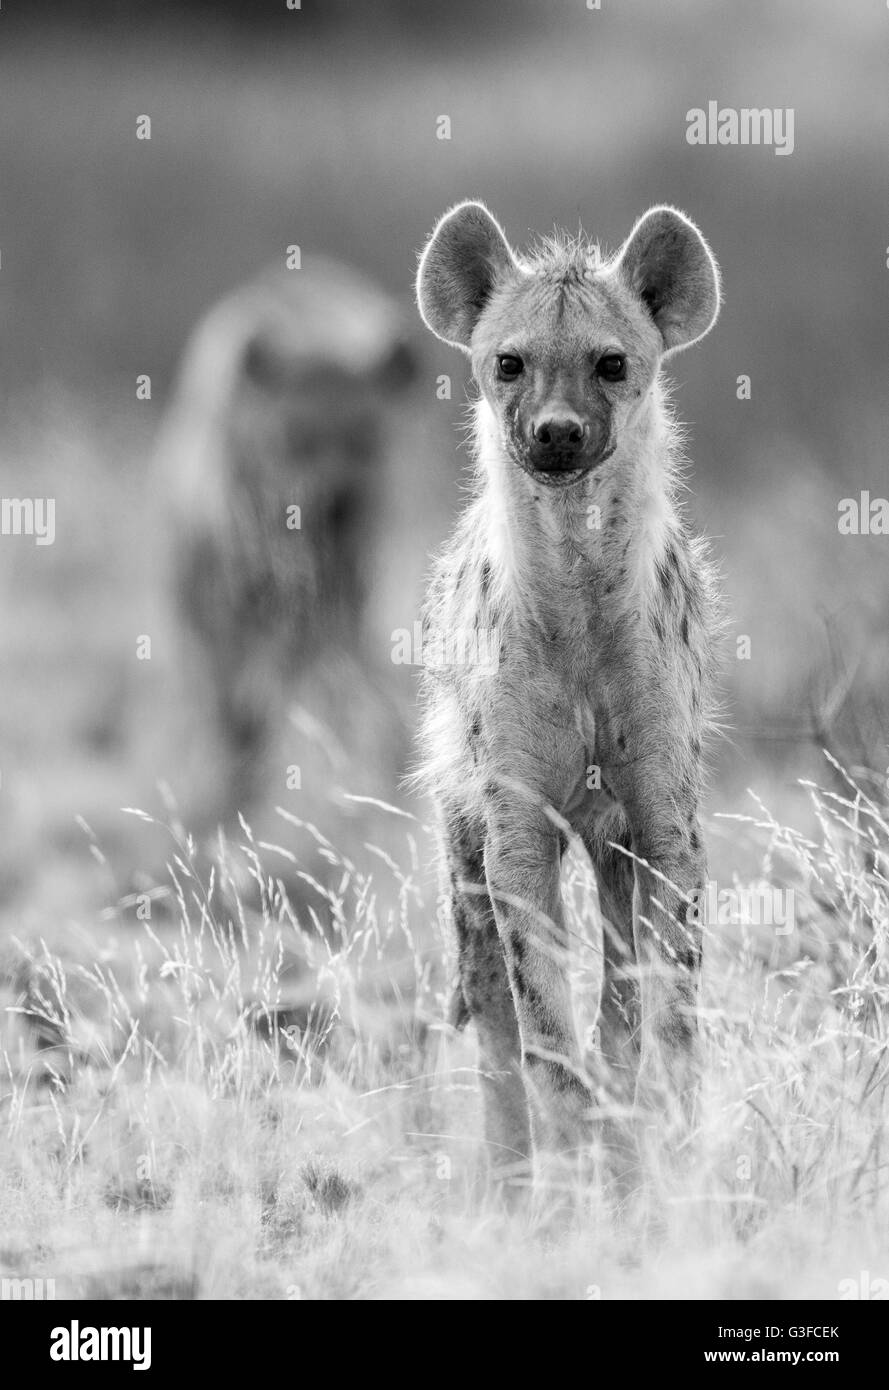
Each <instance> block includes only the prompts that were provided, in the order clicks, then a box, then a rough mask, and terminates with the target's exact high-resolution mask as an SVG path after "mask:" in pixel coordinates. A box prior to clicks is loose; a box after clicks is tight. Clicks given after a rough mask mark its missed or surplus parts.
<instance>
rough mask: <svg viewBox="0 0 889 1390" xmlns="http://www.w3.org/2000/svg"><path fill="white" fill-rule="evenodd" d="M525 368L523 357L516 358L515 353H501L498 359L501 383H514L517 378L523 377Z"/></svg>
mask: <svg viewBox="0 0 889 1390" xmlns="http://www.w3.org/2000/svg"><path fill="white" fill-rule="evenodd" d="M524 366H525V364H524V362H523V361H522V359H521V357H516V355H515V353H514V352H501V353H500V354H499V355H498V357H497V371H498V373H499V375H500V379H501V381H513V380H514V379H515V378H516V377H517V376H521V374H522V371H523V370H524Z"/></svg>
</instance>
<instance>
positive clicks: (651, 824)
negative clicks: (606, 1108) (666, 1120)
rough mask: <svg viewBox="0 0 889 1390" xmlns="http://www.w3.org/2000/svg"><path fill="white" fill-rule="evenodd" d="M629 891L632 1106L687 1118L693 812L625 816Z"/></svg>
mask: <svg viewBox="0 0 889 1390" xmlns="http://www.w3.org/2000/svg"><path fill="white" fill-rule="evenodd" d="M630 824H631V829H632V846H633V852H634V854H635V855H636V856H637V857H636V861H635V876H636V886H635V893H634V898H633V930H634V937H635V943H636V957H637V964H638V969H639V979H640V987H641V995H642V1028H641V1040H642V1057H641V1063H640V1069H639V1082H638V1087H637V1101H638V1102H639V1105H640V1107H641V1108H643V1109H649V1110H652V1109H657V1110H661V1111H662V1110H663V1108H664V1105H665V1102H666V1103H667V1105H669V1104H670V1103H671V1102H672V1103H673V1104H674V1105H675V1103H676V1102H678V1104H679V1107H680V1113H681V1115H682V1117H683V1119H684V1120H685V1121H686V1122H688V1121H690V1120H691V1119H692V1117H693V1114H694V1109H695V1105H696V1101H697V1094H698V1089H699V1084H700V1056H699V1027H698V1007H699V991H700V981H701V962H702V932H701V928H700V925H699V924H698V922H697V920H696V919H695V917H694V914H689V899H691V898H692V897H693V895H694V894H696V893H697V892H698V891H699V890H700V889H701V887H702V886H703V884H704V881H705V879H706V875H707V869H706V862H705V858H704V851H703V846H702V840H701V830H700V825H699V822H698V818H697V811H696V808H694V807H692V806H686V807H684V808H681V807H680V806H678V805H677V803H676V801H675V800H674V799H673V798H669V799H667V800H665V802H664V803H661V804H657V803H652V802H649V804H648V805H647V806H646V807H645V809H644V811H637V813H636V815H635V817H634V816H633V814H632V813H631V815H630Z"/></svg>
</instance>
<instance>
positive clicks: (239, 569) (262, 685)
mask: <svg viewBox="0 0 889 1390" xmlns="http://www.w3.org/2000/svg"><path fill="white" fill-rule="evenodd" d="M414 375H415V363H414V352H413V348H412V346H411V345H410V339H409V336H408V333H407V330H406V326H405V324H404V322H403V321H402V315H401V311H400V309H399V308H398V306H397V305H396V304H395V303H394V302H393V301H392V300H391V299H390V298H389V297H388V296H387V295H386V294H385V293H383V291H381V290H379V289H378V288H377V287H376V286H375V285H374V284H372V283H370V282H369V281H368V280H366V279H365V278H364V277H363V276H362V275H360V274H359V273H358V272H357V271H354V270H352V269H350V268H349V267H347V266H344V265H340V264H338V263H337V262H335V261H331V260H327V259H325V258H323V257H317V258H314V259H313V260H311V261H310V262H308V263H307V264H306V265H305V266H304V267H303V268H302V270H300V271H290V270H286V269H285V268H284V267H283V266H282V267H280V268H270V269H268V270H267V271H265V272H264V273H262V274H261V275H259V276H258V277H257V278H256V279H255V280H252V281H250V282H249V283H248V284H246V285H244V286H243V287H241V288H240V289H238V290H236V291H234V292H233V293H232V294H230V295H228V296H227V297H226V298H225V299H223V300H222V301H221V302H220V303H219V304H217V305H216V306H215V307H214V308H213V309H211V310H210V312H209V313H208V314H207V315H206V316H205V318H204V319H203V320H202V322H201V323H200V324H199V326H198V328H197V329H196V330H195V333H194V335H193V338H192V341H191V343H190V344H189V347H188V349H187V352H186V356H185V362H184V365H183V369H182V372H181V376H180V380H179V383H178V388H177V392H176V398H175V400H174V404H173V406H172V408H171V411H170V414H169V417H168V420H167V424H166V429H165V431H164V434H163V437H162V441H161V444H160V448H159V453H160V455H161V459H162V465H163V468H164V473H165V483H166V491H167V492H168V494H169V495H170V496H171V498H172V514H173V515H172V532H173V535H172V539H171V568H172V570H173V575H172V587H173V590H174V592H175V596H176V599H177V603H178V608H179V613H180V616H181V617H182V619H183V620H184V622H183V627H184V635H185V637H186V648H187V650H188V651H189V653H190V657H191V659H190V660H189V662H188V663H187V664H188V667H189V671H190V675H191V683H192V687H193V689H192V692H191V694H192V703H194V704H196V705H198V706H199V707H200V716H199V717H200V722H201V723H202V724H203V725H204V726H206V728H207V730H208V732H209V733H210V736H211V740H212V742H213V744H214V747H215V754H214V758H213V762H214V772H215V774H216V786H215V788H213V789H212V790H210V791H208V793H207V794H206V795H205V796H204V798H203V800H204V801H205V802H206V803H207V804H206V805H205V806H204V807H201V806H197V807H194V808H192V811H191V814H192V815H193V817H194V819H195V820H196V821H197V822H198V825H200V823H201V821H202V820H204V821H206V823H207V825H208V826H212V825H214V824H216V823H218V822H220V821H222V822H225V821H229V822H230V821H232V820H233V818H234V816H235V814H236V813H237V812H239V811H241V812H244V813H249V812H250V811H251V810H253V809H254V807H255V804H256V803H257V802H258V801H260V800H261V799H262V798H263V797H265V798H266V799H269V798H270V797H271V796H272V788H274V795H275V796H278V795H280V794H281V791H280V788H281V786H282V773H283V770H282V768H281V767H277V768H274V769H272V770H270V769H269V767H268V766H267V761H268V758H269V753H270V750H271V749H272V748H273V747H274V740H275V736H276V734H279V733H280V730H281V728H282V726H283V725H285V724H286V715H287V709H288V706H289V705H290V704H291V702H292V701H293V699H294V695H295V692H296V691H298V690H299V688H300V683H301V682H303V681H304V678H305V677H306V676H307V675H308V674H309V673H311V672H312V671H313V669H314V668H315V667H316V665H317V664H318V663H319V661H321V660H322V659H325V658H326V659H328V660H329V661H333V662H334V663H335V662H337V661H338V660H340V659H343V660H350V659H351V660H352V661H353V665H352V666H351V667H347V668H346V672H347V673H346V674H345V675H344V676H343V678H342V679H341V680H340V682H339V684H340V685H343V684H346V685H348V684H349V683H350V681H351V682H354V681H356V680H357V679H359V678H358V676H357V675H356V671H357V670H359V669H360V654H361V650H362V637H363V633H362V617H363V613H364V607H365V600H366V598H367V591H368V583H369V569H370V565H371V561H372V558H373V546H374V540H375V529H376V522H377V518H378V513H379V507H380V502H381V499H382V498H383V496H384V495H385V489H386V482H385V479H386V467H385V464H386V453H387V445H388V439H389V433H390V429H391V426H392V424H393V419H394V415H395V411H396V398H397V395H398V393H399V392H400V391H401V390H402V388H404V387H405V386H407V385H408V384H409V383H410V381H411V380H412V378H413V376H414ZM356 658H357V659H358V660H357V661H356V660H355V659H356ZM349 673H351V674H349ZM196 692H198V693H197V698H196V699H195V698H194V696H195V693H196ZM325 714H328V715H329V712H328V711H325Z"/></svg>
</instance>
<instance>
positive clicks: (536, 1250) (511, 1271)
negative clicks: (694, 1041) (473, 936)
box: [0, 774, 889, 1299]
mask: <svg viewBox="0 0 889 1390" xmlns="http://www.w3.org/2000/svg"><path fill="white" fill-rule="evenodd" d="M844 786H845V791H844V792H843V791H835V790H832V789H831V788H830V787H828V788H824V789H820V788H818V787H816V786H814V785H810V786H808V787H807V791H808V794H809V795H810V797H811V799H812V804H813V808H814V811H815V815H816V818H817V823H818V825H819V827H820V831H819V834H818V836H817V837H814V838H809V837H805V836H802V835H801V834H799V833H797V832H796V831H794V830H793V829H790V828H788V827H785V826H782V825H780V824H779V823H778V822H777V821H775V820H774V819H773V818H772V817H771V816H770V815H769V814H768V813H767V811H766V810H765V809H764V808H763V807H756V806H755V807H754V808H753V811H752V814H751V816H750V817H747V818H735V817H733V818H731V819H730V820H728V821H726V822H724V823H723V824H724V826H726V827H728V828H730V830H731V833H732V834H733V835H737V834H744V835H749V836H751V837H753V839H754V840H755V841H756V842H757V843H758V844H759V845H760V848H761V853H762V876H763V881H764V882H767V883H768V884H769V885H771V886H776V885H781V886H783V887H784V888H790V887H792V888H793V890H794V893H795V904H796V914H795V925H794V929H793V931H792V932H788V933H787V934H783V933H782V934H780V935H778V934H776V933H775V931H774V929H771V928H769V927H767V926H766V927H764V926H759V927H757V926H755V925H751V924H744V923H729V924H723V925H716V926H710V927H709V928H708V943H707V953H706V954H707V964H706V971H705V975H706V982H705V991H704V1000H703V1011H702V1013H703V1030H704V1042H705V1059H706V1060H705V1088H704V1101H703V1106H702V1111H701V1118H700V1125H699V1129H698V1132H697V1134H696V1136H695V1143H694V1146H693V1148H694V1153H695V1157H694V1159H693V1158H692V1156H691V1152H690V1154H689V1158H688V1162H687V1164H686V1163H683V1164H681V1165H680V1169H681V1173H680V1177H679V1178H678V1180H677V1178H676V1177H675V1164H671V1165H670V1166H671V1169H672V1170H673V1177H672V1179H671V1182H672V1186H670V1187H669V1188H668V1189H667V1188H665V1187H663V1186H662V1187H661V1188H660V1191H661V1193H662V1194H664V1193H665V1194H666V1195H665V1197H664V1203H663V1206H662V1209H660V1210H659V1211H658V1213H657V1218H658V1219H657V1220H656V1221H652V1219H651V1203H650V1200H648V1201H646V1202H643V1199H642V1196H641V1194H640V1196H639V1201H638V1206H635V1205H634V1201H633V1199H632V1198H631V1199H630V1200H629V1202H628V1203H627V1204H626V1205H625V1207H624V1209H623V1210H622V1211H621V1213H619V1214H618V1213H616V1212H615V1210H614V1209H613V1208H612V1207H611V1205H610V1204H609V1201H608V1199H607V1196H606V1195H605V1194H604V1193H603V1190H602V1189H601V1188H600V1187H599V1186H598V1185H597V1184H596V1182H591V1183H590V1184H589V1186H588V1188H587V1189H586V1190H585V1191H583V1192H582V1193H580V1194H575V1197H576V1198H577V1200H576V1202H575V1205H574V1208H573V1211H572V1213H571V1214H570V1215H569V1216H568V1217H566V1215H565V1211H564V1209H563V1205H562V1204H559V1206H560V1210H559V1212H558V1217H557V1216H556V1210H555V1204H550V1203H549V1202H548V1200H547V1193H546V1192H545V1191H543V1192H542V1193H540V1192H539V1193H538V1194H537V1197H536V1198H535V1200H534V1202H532V1203H531V1205H530V1206H529V1208H528V1209H527V1210H526V1211H524V1212H523V1213H519V1214H512V1215H508V1214H505V1213H504V1212H502V1211H501V1210H500V1209H499V1208H498V1207H497V1206H496V1205H494V1204H485V1202H484V1201H481V1203H480V1200H479V1197H478V1189H477V1183H476V1179H477V1177H478V1174H479V1172H480V1170H481V1168H482V1165H483V1158H484V1155H483V1152H482V1144H481V1140H480V1126H479V1116H478V1105H477V1095H476V1077H475V1058H474V1048H473V1043H472V1040H471V1038H469V1037H464V1036H457V1035H453V1034H451V1033H450V1032H449V1030H447V1029H446V1028H445V1027H444V1026H443V1025H442V1023H441V1019H442V1018H443V1016H444V1008H443V991H444V986H445V984H446V979H447V968H446V965H445V962H444V960H443V957H442V951H441V947H440V945H439V944H438V938H437V936H434V935H432V934H431V933H430V930H429V928H430V924H431V923H432V922H433V921H434V920H435V919H437V918H438V919H440V918H441V917H442V904H441V902H440V901H439V900H438V899H437V898H436V894H435V890H434V888H433V890H432V892H431V893H430V890H429V888H428V885H424V881H423V877H422V873H421V865H422V863H423V862H424V861H425V859H426V858H427V857H428V854H429V846H428V844H427V842H426V841H427V837H426V832H425V831H424V829H423V827H422V826H420V825H419V824H418V823H417V822H415V821H414V820H412V819H405V820H404V821H403V827H404V844H405V852H404V856H403V862H402V863H401V864H399V863H397V862H396V861H395V860H394V859H393V858H392V857H391V855H389V854H388V852H386V851H380V853H379V854H377V855H375V854H374V848H373V847H372V846H371V847H370V853H371V854H372V856H373V857H374V858H375V859H376V862H377V864H378V866H379V869H378V871H376V872H374V873H368V872H365V871H361V870H359V869H358V868H357V867H356V866H355V865H354V864H353V863H352V862H350V861H349V860H348V859H346V858H344V857H343V856H341V855H340V854H338V852H337V850H336V848H335V846H333V845H332V844H331V843H330V842H329V841H328V840H327V839H326V838H325V837H324V836H323V835H322V834H321V833H320V832H319V831H317V830H316V829H315V828H314V827H310V828H309V833H310V835H311V837H312V838H313V840H314V843H315V845H316V849H317V856H318V859H319V861H321V862H323V863H325V864H326V869H327V872H326V874H325V875H324V876H323V877H322V876H321V875H319V874H318V873H317V865H314V864H313V863H312V862H311V861H307V862H306V863H305V864H304V865H294V864H292V863H291V864H289V865H288V867H289V871H290V873H295V874H296V875H297V876H300V875H304V876H305V880H306V881H307V887H310V888H311V889H312V892H313V893H314V895H315V898H316V901H317V907H315V908H312V907H309V908H304V909H303V910H302V912H301V914H300V915H299V916H297V914H296V913H295V912H294V910H293V908H292V907H291V903H290V900H289V898H288V896H287V893H286V891H285V889H284V887H283V883H282V882H281V881H279V880H278V879H277V876H276V873H275V870H274V867H273V866H274V865H281V864H287V863H288V856H289V855H290V853H291V852H290V850H289V849H288V847H287V836H288V832H289V831H290V830H291V829H292V828H293V827H292V825H291V824H290V822H291V821H292V817H289V816H288V817H287V818H285V819H284V820H283V821H282V836H281V843H280V844H279V845H271V844H262V845H260V844H256V843H255V842H254V841H253V838H252V835H251V833H250V830H249V827H247V826H246V825H244V826H243V836H242V839H241V843H240V844H239V845H226V844H220V845H219V847H218V853H217V854H216V856H215V860H214V862H213V863H212V864H211V865H210V866H209V869H208V870H207V872H206V873H205V871H204V869H203V868H202V867H201V860H200V856H199V855H198V854H197V852H196V848H195V846H194V844H193V843H192V842H191V841H190V839H189V838H188V836H187V834H186V833H185V831H184V829H183V827H182V826H181V825H179V824H178V823H177V822H176V819H175V816H172V817H171V819H170V820H169V821H168V823H167V824H166V825H165V833H166V834H168V835H169V837H170V839H169V847H170V854H169V880H168V883H167V884H166V885H164V887H163V888H162V889H159V890H158V891H157V892H156V893H155V894H154V895H144V896H141V897H130V898H127V899H124V900H123V901H121V902H119V903H118V904H116V905H115V906H114V908H113V909H110V910H109V911H108V912H107V913H106V914H105V917H104V919H102V920H99V921H97V922H96V923H95V924H94V926H93V928H92V929H91V930H90V931H89V932H85V933H84V934H83V935H82V937H81V938H79V939H75V940H66V941H65V942H64V943H63V944H61V945H59V944H58V943H57V944H56V946H55V948H54V949H53V948H51V947H50V945H49V944H48V943H47V942H46V941H45V940H39V939H37V940H34V939H26V940H21V939H17V940H16V941H15V943H14V944H13V946H12V947H11V948H10V950H9V952H8V959H7V961H6V966H5V974H4V980H5V983H4V993H5V1000H4V1003H5V1006H6V1007H5V1010H4V1013H3V1015H2V1024H0V1027H2V1047H0V1059H2V1082H0V1121H2V1125H3V1128H4V1143H3V1145H2V1149H0V1230H2V1232H3V1237H2V1242H0V1265H2V1272H3V1274H5V1275H7V1276H9V1275H13V1274H15V1275H18V1276H20V1277H33V1278H37V1277H44V1278H50V1277H52V1278H54V1279H55V1280H56V1290H57V1293H58V1295H59V1296H62V1295H63V1294H71V1295H74V1296H78V1295H85V1296H97V1295H106V1296H107V1295H112V1296H118V1295H124V1296H130V1297H164V1296H171V1297H199V1298H206V1297H235V1298H297V1297H301V1298H335V1299H351V1298H358V1299H365V1298H370V1299H373V1298H419V1299H425V1298H446V1299H450V1298H457V1299H460V1298H467V1299H487V1298H560V1299H585V1298H599V1297H601V1298H615V1297H618V1298H658V1297H669V1298H675V1297H696V1298H739V1297H750V1296H766V1297H774V1298H782V1297H800V1296H802V1297H807V1296H812V1297H814V1296H819V1297H855V1296H859V1297H873V1296H874V1293H875V1290H876V1293H877V1296H879V1294H880V1291H881V1290H882V1289H883V1288H885V1290H886V1292H889V1284H887V1285H885V1286H884V1285H882V1284H881V1283H880V1280H882V1279H885V1278H887V1276H889V1253H887V1241H886V1233H887V1220H889V1182H887V1175H886V1166H887V1153H886V1149H887V1135H886V1123H887V1086H889V1044H887V1034H886V1018H887V1002H889V942H887V909H889V892H887V888H889V876H887V851H889V816H887V806H886V797H885V788H884V786H882V785H881V784H880V782H879V780H877V779H874V783H873V785H867V786H865V785H862V784H861V783H860V782H857V781H853V780H852V779H851V778H849V777H848V776H846V775H845V774H844ZM135 814H137V815H138V816H144V813H142V812H137V813H135ZM393 814H394V813H393ZM144 818H145V819H146V820H148V819H150V818H149V817H144ZM155 828H156V827H155ZM302 829H304V830H305V829H306V827H302ZM714 829H715V828H714ZM94 852H95V853H96V854H98V855H101V849H100V848H99V847H98V846H94ZM331 883H332V884H333V887H331V886H330V885H331ZM565 886H566V900H567V902H568V906H569V914H570V918H571V923H572V927H573V928H575V929H576V930H577V932H578V934H580V933H585V936H586V942H585V944H584V945H583V946H582V947H581V948H580V950H579V952H578V958H577V961H576V970H575V986H576V988H577V991H578V995H579V1002H580V1010H579V1011H580V1013H581V1016H582V1019H584V1020H585V1021H586V1022H587V1023H588V1024H591V1023H592V1021H593V1014H592V1010H591V1007H590V1005H591V1000H592V997H593V995H594V992H595V988H596V982H597V976H598V966H597V960H598V946H597V926H596V907H595V901H594V894H593V891H592V885H591V881H590V877H589V870H588V867H587V866H586V865H585V864H583V863H582V862H580V861H578V860H573V861H572V864H571V868H570V870H569V873H568V875H567V882H566V885H565ZM720 886H722V885H720Z"/></svg>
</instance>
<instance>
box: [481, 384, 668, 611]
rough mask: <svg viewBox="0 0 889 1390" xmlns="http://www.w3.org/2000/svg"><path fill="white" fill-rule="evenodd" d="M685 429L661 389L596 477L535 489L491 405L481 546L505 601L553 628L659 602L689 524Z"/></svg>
mask: <svg viewBox="0 0 889 1390" xmlns="http://www.w3.org/2000/svg"><path fill="white" fill-rule="evenodd" d="M679 443H680V441H679V431H678V428H677V426H676V425H675V423H674V421H673V418H672V415H671V414H670V412H669V410H668V409H667V407H666V406H665V404H664V402H663V399H662V396H661V394H660V391H659V389H658V387H657V386H656V387H655V389H654V391H653V393H652V399H651V401H650V402H649V403H647V405H646V408H645V410H644V411H643V413H642V415H641V418H640V420H639V421H638V422H637V425H636V427H635V428H634V430H633V431H632V432H631V433H630V435H629V437H628V438H626V439H624V440H622V441H620V443H619V446H618V448H617V450H616V451H615V453H614V454H613V456H612V457H611V458H610V459H609V460H608V462H607V463H606V464H604V465H603V467H602V468H601V469H600V470H598V471H597V472H595V473H593V474H591V475H590V476H589V477H588V478H587V479H585V480H584V481H582V482H580V483H578V484H576V485H574V486H572V487H569V488H566V489H564V490H561V489H555V488H549V487H547V486H546V485H545V484H541V483H535V481H534V479H533V478H531V477H529V476H528V475H527V474H526V473H524V472H523V471H522V470H521V469H520V468H519V467H518V465H517V464H516V463H515V462H514V461H513V460H512V459H511V458H510V457H509V455H508V454H507V453H506V450H505V448H504V446H503V443H502V441H501V438H500V432H499V429H498V426H497V421H496V417H495V416H494V413H493V411H492V410H491V408H490V406H489V405H488V404H487V402H486V401H484V400H482V401H480V402H479V403H478V404H477V406H476V420H475V453H476V461H477V471H478V485H479V488H480V497H479V503H480V506H479V508H478V519H479V520H480V521H481V524H482V527H483V535H482V536H480V537H479V538H478V539H479V542H480V544H482V545H483V547H484V549H485V559H486V561H487V562H488V564H489V565H490V569H491V577H492V584H493V587H494V588H495V590H496V591H498V594H499V598H500V601H501V603H502V604H503V605H504V606H505V607H506V608H507V609H509V610H512V611H513V612H514V613H517V614H522V615H524V617H526V618H530V619H532V620H535V621H538V622H540V623H541V624H543V625H545V626H548V627H551V626H552V625H553V622H554V621H556V622H559V623H563V622H564V623H568V624H571V623H578V622H579V623H583V622H584V621H585V620H586V618H587V615H588V613H589V611H591V610H592V609H599V610H601V609H603V608H604V609H607V610H609V611H611V612H612V613H614V614H615V615H616V614H618V613H619V612H621V611H629V610H634V609H635V610H638V609H640V608H643V607H645V606H646V604H647V602H648V600H649V598H654V597H655V596H656V586H657V584H658V574H659V569H660V567H661V566H662V565H663V563H664V560H665V557H666V556H667V555H668V554H669V552H670V549H671V547H672V546H673V545H674V544H676V542H677V541H678V540H679V539H680V538H681V536H682V534H683V526H682V520H681V516H680V514H679V511H678V507H677V490H678V457H679Z"/></svg>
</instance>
